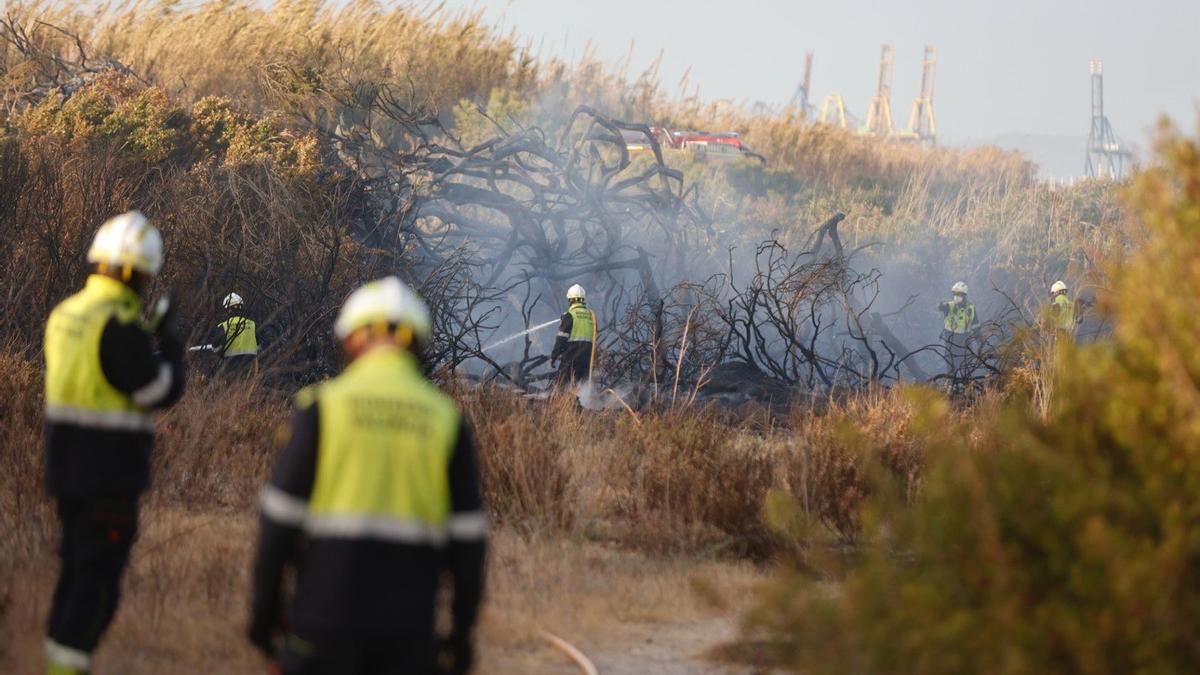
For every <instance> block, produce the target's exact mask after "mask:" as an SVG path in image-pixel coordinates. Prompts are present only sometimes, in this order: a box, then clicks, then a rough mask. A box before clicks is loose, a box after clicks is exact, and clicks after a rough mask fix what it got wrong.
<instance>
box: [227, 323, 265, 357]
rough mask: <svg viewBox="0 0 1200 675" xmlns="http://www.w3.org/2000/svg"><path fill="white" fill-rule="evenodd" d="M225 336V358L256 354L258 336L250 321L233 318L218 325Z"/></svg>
mask: <svg viewBox="0 0 1200 675" xmlns="http://www.w3.org/2000/svg"><path fill="white" fill-rule="evenodd" d="M218 325H219V326H220V327H221V331H222V332H223V333H224V334H225V356H227V357H228V356H254V355H256V354H258V335H257V334H256V332H255V324H254V321H253V320H252V319H247V318H245V317H241V316H233V317H230V318H228V319H226V320H224V321H222V322H221V323H220V324H218Z"/></svg>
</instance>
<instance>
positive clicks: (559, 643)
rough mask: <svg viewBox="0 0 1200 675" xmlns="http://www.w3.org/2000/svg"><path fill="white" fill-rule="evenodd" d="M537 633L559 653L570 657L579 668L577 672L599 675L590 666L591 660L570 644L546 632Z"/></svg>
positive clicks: (594, 668) (586, 674)
mask: <svg viewBox="0 0 1200 675" xmlns="http://www.w3.org/2000/svg"><path fill="white" fill-rule="evenodd" d="M538 633H539V634H540V635H541V636H542V637H543V638H545V639H546V642H549V643H550V644H552V645H554V646H555V647H556V648H557V649H558V650H559V651H561V652H562V653H564V654H566V655H567V656H569V657H571V660H572V661H574V662H575V665H577V666H579V670H581V671H583V673H584V675H599V671H598V670H596V666H594V665H592V662H591V660H590V659H588V657H587V656H585V655H584V654H583V652H581V651H579V650H578V649H576V648H575V647H574V645H572V644H571V643H570V642H567V641H566V640H564V639H562V638H560V637H558V636H557V635H555V634H554V633H551V632H548V631H544V630H539V631H538Z"/></svg>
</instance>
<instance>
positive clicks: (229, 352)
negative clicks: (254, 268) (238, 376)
mask: <svg viewBox="0 0 1200 675" xmlns="http://www.w3.org/2000/svg"><path fill="white" fill-rule="evenodd" d="M221 306H222V307H223V308H224V309H225V320H224V321H222V322H221V323H219V324H217V327H216V328H214V329H213V331H212V335H211V337H210V338H209V344H210V347H209V348H210V349H212V350H213V351H215V352H216V353H217V354H218V355H220V356H221V358H222V359H223V361H224V363H223V368H224V370H226V371H227V372H235V373H240V372H246V371H248V370H250V368H251V367H252V366H253V365H254V360H255V359H256V358H258V346H259V345H258V329H257V326H256V324H255V323H254V320H253V319H251V318H248V317H247V316H246V303H245V302H244V301H243V300H242V296H240V295H238V294H237V293H230V294H229V295H227V296H225V299H224V300H223V301H221Z"/></svg>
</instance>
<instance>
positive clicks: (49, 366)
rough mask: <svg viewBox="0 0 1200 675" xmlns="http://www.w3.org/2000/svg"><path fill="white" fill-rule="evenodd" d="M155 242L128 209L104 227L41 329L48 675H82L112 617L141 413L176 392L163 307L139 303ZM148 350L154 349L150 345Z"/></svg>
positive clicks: (146, 462)
mask: <svg viewBox="0 0 1200 675" xmlns="http://www.w3.org/2000/svg"><path fill="white" fill-rule="evenodd" d="M162 258H163V254H162V237H161V235H160V234H159V232H158V230H157V229H156V228H155V227H154V226H153V225H151V224H150V222H149V221H148V220H147V219H146V217H145V216H143V215H142V214H141V213H139V212H137V211H130V212H129V213H125V214H123V215H120V216H116V217H115V218H112V219H110V220H109V221H107V222H106V223H104V224H103V225H102V226H101V227H100V229H99V231H98V232H97V233H96V237H95V239H94V240H93V241H92V245H91V248H89V249H88V253H87V261H88V263H89V264H90V266H91V274H90V275H89V276H88V278H87V282H86V284H85V285H84V287H83V290H81V291H79V292H78V293H76V294H74V295H72V296H71V297H69V298H67V299H66V300H64V301H63V302H62V303H60V304H59V305H58V306H57V307H55V308H54V311H53V312H51V313H50V318H49V320H48V321H47V322H46V336H45V358H46V410H45V438H46V479H47V487H48V489H49V492H50V494H51V496H52V497H54V499H55V500H56V501H57V507H58V517H59V521H60V522H61V526H62V535H61V543H60V548H59V558H60V562H61V569H60V571H59V577H58V584H57V586H56V587H55V589H54V598H53V600H52V603H51V609H50V620H49V626H48V631H47V632H48V635H47V639H46V662H47V665H46V672H47V673H51V674H55V675H66V674H68V673H86V672H87V671H88V670H89V669H90V667H91V654H92V652H93V650H95V648H96V644H97V643H98V642H99V641H100V637H101V635H103V633H104V631H105V629H107V628H108V625H109V623H110V622H111V621H112V618H113V615H114V614H115V612H116V609H117V598H118V594H119V592H120V588H121V574H122V572H123V571H124V569H125V566H126V563H127V562H128V560H129V551H130V548H131V547H132V545H133V541H134V538H135V537H136V535H137V519H138V498H139V496H140V495H141V494H142V492H144V491H145V490H146V488H147V487H148V486H149V482H150V453H151V449H152V445H153V442H154V418H153V417H152V415H151V411H152V410H154V409H157V408H165V407H167V406H170V405H171V404H172V403H174V402H175V401H176V400H178V398H179V396H180V394H181V393H182V392H183V386H184V371H183V345H182V343H181V342H180V340H179V339H178V338H177V337H176V336H175V335H174V333H173V332H172V331H171V330H170V329H169V328H168V325H169V319H168V317H166V316H163V315H161V314H166V313H167V310H166V306H165V305H164V306H163V309H162V312H161V314H160V316H158V317H157V320H156V321H155V322H154V324H156V325H148V324H145V323H143V320H142V317H141V314H142V299H141V297H140V296H139V294H140V293H141V292H142V291H143V290H144V289H145V288H146V286H147V285H148V282H149V281H150V279H151V278H152V277H154V276H155V275H157V274H158V272H159V270H160V269H161V268H162ZM156 342H157V348H156V344H155V343H156Z"/></svg>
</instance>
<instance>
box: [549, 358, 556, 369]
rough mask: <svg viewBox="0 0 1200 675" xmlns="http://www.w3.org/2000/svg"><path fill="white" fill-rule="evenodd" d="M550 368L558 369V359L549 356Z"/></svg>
mask: <svg viewBox="0 0 1200 675" xmlns="http://www.w3.org/2000/svg"><path fill="white" fill-rule="evenodd" d="M550 367H551V368H557V367H558V357H557V356H551V357H550Z"/></svg>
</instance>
